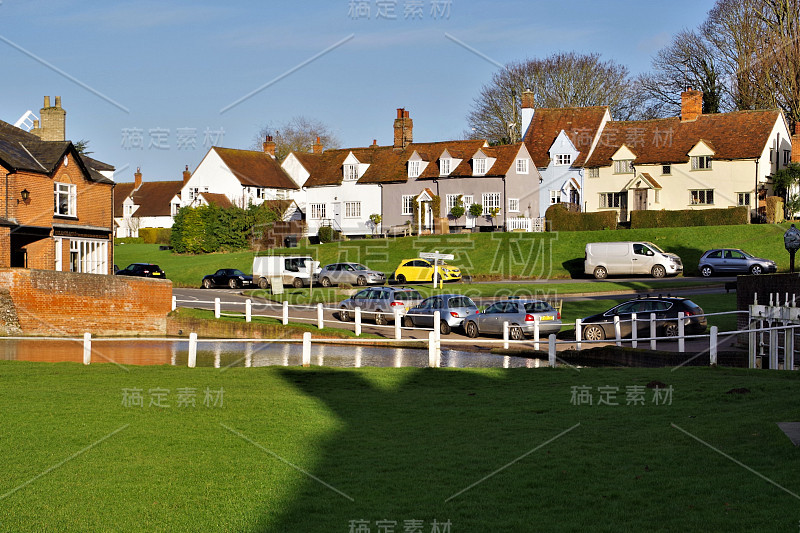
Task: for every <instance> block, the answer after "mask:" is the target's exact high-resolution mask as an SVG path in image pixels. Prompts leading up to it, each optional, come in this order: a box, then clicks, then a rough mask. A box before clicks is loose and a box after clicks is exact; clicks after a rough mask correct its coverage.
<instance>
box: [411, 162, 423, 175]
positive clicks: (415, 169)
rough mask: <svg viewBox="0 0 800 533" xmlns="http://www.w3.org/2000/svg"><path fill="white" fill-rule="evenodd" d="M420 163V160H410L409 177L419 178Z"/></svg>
mask: <svg viewBox="0 0 800 533" xmlns="http://www.w3.org/2000/svg"><path fill="white" fill-rule="evenodd" d="M421 166H422V165H420V162H419V161H409V162H408V177H409V178H418V177H419V173H420V167H421Z"/></svg>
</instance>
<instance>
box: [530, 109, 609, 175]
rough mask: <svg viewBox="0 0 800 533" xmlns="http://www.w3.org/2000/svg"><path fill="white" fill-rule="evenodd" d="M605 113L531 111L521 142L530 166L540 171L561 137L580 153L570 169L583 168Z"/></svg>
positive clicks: (574, 110) (593, 110) (557, 110)
mask: <svg viewBox="0 0 800 533" xmlns="http://www.w3.org/2000/svg"><path fill="white" fill-rule="evenodd" d="M606 112H608V107H607V106H590V107H562V108H541V109H536V110H534V113H533V119H532V120H531V124H530V126H529V127H528V131H527V132H526V133H525V138H524V139H523V141H524V142H525V145H526V146H527V147H528V152H529V153H530V154H531V158H532V159H533V164H534V165H536V166H537V167H538V168H544V167H546V166H548V165H549V164H550V153H549V152H550V147H551V146H553V143H554V142H555V140H556V138H557V137H558V135H559V134H560V133H561V131H562V130H563V131H564V133H566V134H567V136H568V137H569V138H570V140H571V141H572V144H574V145H575V148H576V149H577V150H578V151H579V152H580V154H578V157H576V158H575V161H573V162H572V166H574V167H580V166H583V164H584V162H585V161H586V156H587V155H588V153H589V150H590V149H591V147H592V141H593V140H594V137H595V135H596V134H597V130H598V129H599V128H600V125H601V124H602V123H603V117H604V116H605V114H606Z"/></svg>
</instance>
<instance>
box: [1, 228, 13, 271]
mask: <svg viewBox="0 0 800 533" xmlns="http://www.w3.org/2000/svg"><path fill="white" fill-rule="evenodd" d="M10 249H11V230H10V229H9V228H8V227H7V226H0V268H8V267H10V266H11V261H10V256H9V250H10Z"/></svg>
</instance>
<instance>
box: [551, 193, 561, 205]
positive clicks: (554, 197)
mask: <svg viewBox="0 0 800 533" xmlns="http://www.w3.org/2000/svg"><path fill="white" fill-rule="evenodd" d="M560 203H561V191H550V205H555V204H560Z"/></svg>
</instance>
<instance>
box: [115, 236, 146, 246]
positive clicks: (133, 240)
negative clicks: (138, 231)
mask: <svg viewBox="0 0 800 533" xmlns="http://www.w3.org/2000/svg"><path fill="white" fill-rule="evenodd" d="M117 244H144V240H143V239H142V238H141V237H120V238H117V239H114V245H115V246H116V245H117Z"/></svg>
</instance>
